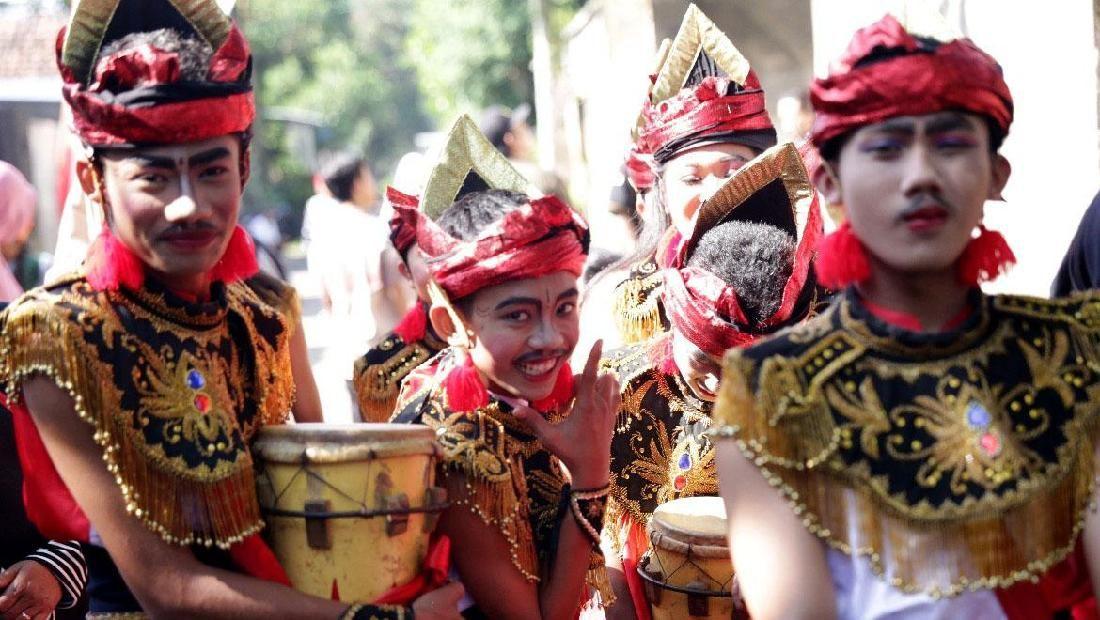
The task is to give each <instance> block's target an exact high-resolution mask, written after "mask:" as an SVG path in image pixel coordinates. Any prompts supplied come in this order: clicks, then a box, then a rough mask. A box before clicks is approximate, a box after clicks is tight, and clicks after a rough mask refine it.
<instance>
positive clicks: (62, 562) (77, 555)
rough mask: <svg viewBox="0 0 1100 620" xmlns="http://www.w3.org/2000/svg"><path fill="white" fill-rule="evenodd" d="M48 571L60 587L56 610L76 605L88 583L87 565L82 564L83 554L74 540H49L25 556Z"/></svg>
mask: <svg viewBox="0 0 1100 620" xmlns="http://www.w3.org/2000/svg"><path fill="white" fill-rule="evenodd" d="M27 559H28V560H34V561H35V562H38V563H39V564H41V565H42V566H45V567H46V569H47V570H49V571H50V572H51V573H52V574H53V576H54V578H55V579H57V583H58V584H59V585H60V586H61V601H60V602H59V603H58V604H57V608H58V609H68V608H70V607H72V606H73V605H76V602H77V600H78V599H80V595H81V593H83V592H84V585H85V584H86V583H87V582H88V565H87V564H86V563H85V562H84V552H82V551H81V550H80V543H78V542H76V541H75V540H67V541H58V540H51V541H50V542H48V543H47V544H46V546H45V547H42V548H40V549H38V550H37V551H35V552H34V553H32V554H30V555H28V556H27Z"/></svg>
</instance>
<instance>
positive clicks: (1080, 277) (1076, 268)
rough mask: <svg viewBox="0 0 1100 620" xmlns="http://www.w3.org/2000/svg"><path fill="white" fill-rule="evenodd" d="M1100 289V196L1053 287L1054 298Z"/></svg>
mask: <svg viewBox="0 0 1100 620" xmlns="http://www.w3.org/2000/svg"><path fill="white" fill-rule="evenodd" d="M1098 287H1100V192H1098V193H1097V194H1096V196H1095V197H1094V198H1093V199H1092V204H1090V205H1089V208H1088V209H1086V210H1085V215H1084V216H1083V217H1082V218H1081V223H1080V224H1079V225H1078V227H1077V234H1076V235H1074V237H1073V241H1071V242H1070V244H1069V249H1068V250H1066V255H1065V257H1064V258H1062V266H1061V267H1059V268H1058V273H1057V274H1056V275H1055V276H1054V283H1053V284H1051V286H1050V294H1051V296H1053V297H1064V296H1066V295H1069V294H1070V293H1072V292H1074V291H1084V290H1087V289H1093V288H1098Z"/></svg>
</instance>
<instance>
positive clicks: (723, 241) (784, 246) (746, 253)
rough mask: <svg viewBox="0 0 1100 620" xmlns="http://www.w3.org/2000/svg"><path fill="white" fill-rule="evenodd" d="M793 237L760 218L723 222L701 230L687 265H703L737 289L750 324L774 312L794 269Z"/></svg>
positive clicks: (700, 267) (757, 323) (738, 297)
mask: <svg viewBox="0 0 1100 620" xmlns="http://www.w3.org/2000/svg"><path fill="white" fill-rule="evenodd" d="M794 251H795V240H794V238H793V237H791V235H790V233H788V232H786V231H784V230H783V229H781V228H778V227H776V226H772V225H770V224H764V223H760V222H742V221H739V220H734V221H730V222H723V223H721V224H718V225H717V226H714V227H713V228H711V229H709V230H707V231H706V232H704V233H703V236H702V237H700V238H699V243H698V245H696V246H695V249H694V251H693V252H692V254H691V256H690V257H688V260H687V265H688V266H689V267H696V268H699V269H705V270H706V271H709V272H711V273H713V274H714V275H716V276H718V277H719V278H721V279H722V280H723V281H724V282H725V283H726V284H727V285H729V286H730V287H732V288H733V290H735V291H736V292H737V299H738V301H739V302H740V304H741V310H743V311H744V312H745V317H746V318H747V319H748V321H749V325H750V326H754V327H755V326H758V325H760V324H761V323H762V322H763V321H765V320H766V319H767V318H768V317H770V316H771V315H773V314H775V311H776V310H778V309H779V305H780V303H782V300H783V289H784V288H785V287H786V285H787V280H788V279H789V278H790V277H791V273H792V271H793V269H794Z"/></svg>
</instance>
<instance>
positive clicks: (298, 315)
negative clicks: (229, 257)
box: [244, 271, 302, 334]
mask: <svg viewBox="0 0 1100 620" xmlns="http://www.w3.org/2000/svg"><path fill="white" fill-rule="evenodd" d="M244 283H245V284H247V285H248V288H250V289H252V291H253V292H254V293H256V295H257V296H258V297H259V298H260V300H262V301H263V302H264V303H266V304H267V305H269V306H271V307H272V308H274V309H276V310H278V311H279V312H281V313H282V314H283V316H284V317H286V322H287V325H288V326H289V327H290V331H291V333H292V334H293V332H294V329H295V328H296V327H297V326H298V323H299V322H300V321H301V320H302V302H301V301H300V300H299V298H298V290H297V289H295V288H294V287H293V286H291V285H290V284H288V283H286V282H284V281H282V280H280V279H278V278H276V277H274V276H271V275H268V274H266V273H264V272H262V271H261V272H259V273H257V274H256V275H254V276H252V277H251V278H248V279H247V280H245V281H244Z"/></svg>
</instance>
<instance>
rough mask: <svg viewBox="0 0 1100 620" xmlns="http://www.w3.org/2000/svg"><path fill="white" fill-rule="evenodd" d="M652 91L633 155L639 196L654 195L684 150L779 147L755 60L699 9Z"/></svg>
mask: <svg viewBox="0 0 1100 620" xmlns="http://www.w3.org/2000/svg"><path fill="white" fill-rule="evenodd" d="M650 79H651V80H652V86H651V87H650V90H649V93H648V96H647V97H646V100H645V102H644V103H643V105H642V111H641V114H640V115H639V117H638V121H637V124H636V127H635V132H634V137H635V139H634V146H633V148H632V150H631V153H630V155H629V156H628V158H627V172H628V175H629V177H630V180H631V182H632V183H634V185H635V188H636V189H638V191H647V190H648V189H650V188H651V187H652V185H653V181H654V179H655V172H654V168H655V166H656V165H657V164H662V163H665V162H667V161H668V160H670V159H671V158H672V157H674V156H675V155H676V154H677V153H679V152H681V151H683V150H684V149H688V148H692V147H696V146H702V145H704V144H713V143H734V144H744V145H746V146H749V147H752V148H754V149H756V150H759V151H763V150H764V149H766V148H768V147H771V146H774V145H775V143H776V134H775V128H774V127H773V125H772V122H771V118H770V117H769V116H768V111H767V110H766V109H765V107H764V103H765V101H764V90H763V88H762V87H761V86H760V80H759V79H757V77H756V73H755V72H753V70H752V69H751V68H750V67H749V62H748V60H747V59H746V58H745V57H744V56H743V55H742V54H741V52H739V51H738V50H737V48H736V47H734V46H733V43H732V42H730V40H729V38H728V37H726V35H725V34H724V33H723V32H722V31H721V30H719V28H718V27H717V26H716V25H715V24H714V22H712V21H711V20H710V19H709V18H707V16H706V15H704V14H703V12H702V11H700V10H699V9H698V8H697V7H696V6H695V5H694V4H692V5H689V6H688V9H687V12H686V13H684V21H683V23H682V24H681V25H680V30H679V32H677V34H676V37H675V39H673V40H672V41H671V42H669V41H667V40H666V41H665V42H664V43H663V44H662V46H661V50H660V52H658V64H657V69H656V71H655V72H654V74H653V75H652V76H651V78H650Z"/></svg>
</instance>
